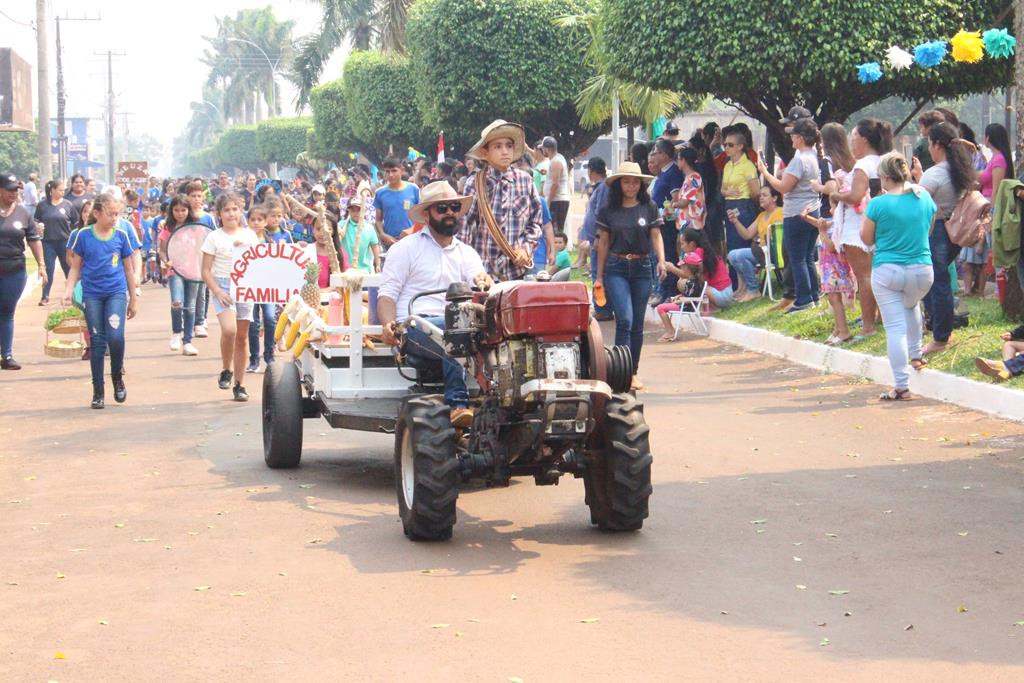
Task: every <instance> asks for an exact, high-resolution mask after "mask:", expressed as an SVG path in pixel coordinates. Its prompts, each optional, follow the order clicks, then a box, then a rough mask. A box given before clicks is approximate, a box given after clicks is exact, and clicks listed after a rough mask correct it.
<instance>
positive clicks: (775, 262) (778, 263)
mask: <svg viewBox="0 0 1024 683" xmlns="http://www.w3.org/2000/svg"><path fill="white" fill-rule="evenodd" d="M765 242H767V244H764V245H762V247H761V249H763V250H764V285H762V287H761V294H763V295H764V296H767V297H768V298H769V299H770V300H772V301H778V298H777V297H776V296H775V292H774V291H772V275H775V277H777V278H778V280H779V286H781V285H782V275H781V272H782V269H783V268H785V267H786V259H785V257H784V256H783V252H782V223H773V224H772V226H771V228H770V229H769V230H768V234H767V236H766V239H765Z"/></svg>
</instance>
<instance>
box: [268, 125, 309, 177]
mask: <svg viewBox="0 0 1024 683" xmlns="http://www.w3.org/2000/svg"><path fill="white" fill-rule="evenodd" d="M312 126H313V119H311V118H309V117H297V118H282V119H268V120H266V121H263V122H261V123H259V124H257V125H256V145H257V147H258V152H259V156H260V160H261V161H263V162H265V163H278V164H286V165H289V166H291V165H294V164H295V157H296V156H298V154H299V153H300V152H302V151H303V150H305V149H306V131H308V130H309V129H310V128H311V127H312Z"/></svg>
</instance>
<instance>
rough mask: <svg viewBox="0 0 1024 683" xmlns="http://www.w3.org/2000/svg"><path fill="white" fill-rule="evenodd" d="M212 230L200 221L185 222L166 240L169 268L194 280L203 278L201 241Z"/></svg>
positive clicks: (197, 280)
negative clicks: (169, 261) (169, 260)
mask: <svg viewBox="0 0 1024 683" xmlns="http://www.w3.org/2000/svg"><path fill="white" fill-rule="evenodd" d="M211 232H212V230H210V228H208V227H206V226H205V225H203V224H202V223H186V224H185V225H183V226H181V227H180V228H178V229H177V230H175V231H174V232H173V233H171V236H170V237H169V238H168V240H167V257H168V258H169V259H171V268H173V269H174V272H176V273H177V274H178V275H180V276H181V277H183V278H185V279H186V280H192V281H194V282H202V280H203V274H202V273H203V252H202V248H203V242H205V241H206V236H207V235H209V234H210V233H211Z"/></svg>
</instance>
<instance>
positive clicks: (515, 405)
mask: <svg viewBox="0 0 1024 683" xmlns="http://www.w3.org/2000/svg"><path fill="white" fill-rule="evenodd" d="M439 293H440V292H423V293H421V294H420V295H418V296H423V295H428V294H439ZM444 293H445V329H444V330H441V329H439V328H438V327H436V326H434V325H431V324H430V323H429V322H427V321H426V320H424V319H423V318H420V317H418V316H415V315H412V316H410V317H409V318H407V319H406V321H405V322H404V325H405V326H406V327H419V328H420V329H421V330H422V331H424V332H426V333H428V334H429V335H430V336H431V337H432V338H433V339H434V340H435V341H437V342H438V343H439V344H440V345H441V347H442V348H444V349H445V351H446V352H447V353H448V354H449V355H451V356H452V357H454V358H456V359H458V360H459V362H460V363H462V364H463V365H464V366H465V368H466V374H467V384H468V385H469V388H470V405H471V407H472V408H473V409H474V413H475V414H474V418H473V423H472V426H471V427H470V428H468V429H466V430H458V429H455V428H454V427H453V426H452V424H451V422H450V419H449V409H448V407H447V406H446V405H445V404H444V402H443V401H442V398H441V396H440V395H439V393H440V386H439V382H440V375H439V374H438V371H437V369H436V367H433V368H428V367H426V366H425V365H422V364H419V365H417V361H416V359H414V358H410V357H408V356H409V354H406V353H405V351H404V345H403V351H402V352H401V353H400V360H399V363H398V366H399V370H401V367H402V366H403V364H411V365H413V367H417V369H418V373H417V377H416V378H415V386H414V389H413V394H412V395H411V396H408V397H406V398H405V399H404V400H403V401H402V404H401V408H400V411H399V415H398V421H397V424H396V428H395V465H396V475H397V476H396V488H397V493H398V506H399V511H400V514H401V517H402V526H403V528H404V530H405V534H406V536H408V537H409V538H411V539H415V540H439V539H447V538H450V537H451V534H452V527H453V526H454V524H455V502H456V498H457V497H458V494H459V483H460V481H461V480H465V479H482V480H483V481H484V482H485V483H486V484H487V485H488V486H507V485H508V483H509V481H510V479H511V478H512V477H516V476H532V477H533V478H534V481H535V482H536V483H537V484H538V485H550V484H557V483H558V481H559V478H560V477H561V476H562V475H563V474H572V475H573V476H574V477H577V478H582V479H583V483H584V487H585V491H586V503H587V505H588V506H589V507H590V519H591V522H592V523H593V524H596V525H597V526H598V527H600V528H601V529H605V530H609V531H632V530H636V529H639V528H641V527H642V526H643V521H644V519H645V518H646V517H647V514H648V499H649V498H650V495H651V451H650V444H649V441H648V428H647V424H646V423H645V422H644V413H643V405H642V404H641V403H640V402H639V401H637V400H636V398H635V397H634V396H633V395H632V394H630V393H628V392H629V387H630V380H631V377H632V364H631V358H630V354H629V349H628V348H625V347H611V348H606V347H605V346H604V344H603V343H602V338H601V329H600V327H599V326H598V324H597V323H596V322H595V321H594V320H592V319H591V318H590V304H589V297H588V294H587V290H586V287H584V285H583V284H582V283H580V282H559V283H542V282H509V283H502V284H499V285H496V286H495V287H493V288H492V289H491V290H490V291H488V292H479V291H473V290H471V289H470V288H469V286H468V285H466V284H463V283H455V284H452V285H451V286H450V287H448V289H447V290H444ZM411 309H412V305H411V304H410V310H411Z"/></svg>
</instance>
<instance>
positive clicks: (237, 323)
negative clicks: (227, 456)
mask: <svg viewBox="0 0 1024 683" xmlns="http://www.w3.org/2000/svg"><path fill="white" fill-rule="evenodd" d="M244 204H245V203H244V201H243V200H242V198H241V197H239V196H238V195H236V194H235V193H234V192H224V193H223V194H221V195H220V196H219V197H217V207H216V209H214V214H215V215H216V217H217V222H218V223H220V229H219V230H214V231H213V232H211V233H210V234H209V235H207V237H206V241H205V242H203V248H202V251H203V282H205V283H206V286H207V287H208V288H209V289H210V296H211V298H212V299H213V306H214V310H215V311H216V313H217V322H219V323H220V357H221V360H222V361H223V363H224V365H223V367H224V369H223V370H221V373H220V378H219V379H218V382H217V383H218V385H219V386H220V388H221V389H228V388H232V387H231V380H232V378H234V387H233V388H232V392H233V395H234V399H235V400H236V401H248V400H249V394H248V393H246V391H245V387H244V386H242V380H243V379H245V363H246V360H247V356H248V350H249V349H248V347H249V321H251V320H252V304H241V303H235V302H234V301H233V300H232V299H231V295H230V291H231V283H230V280H229V276H230V275H231V264H232V263H233V262H234V252H235V247H242V246H247V245H251V244H258V243H259V238H258V237H256V233H254V232H253V231H252V230H250V229H249V228H246V227H243V225H242V207H243V206H244ZM232 367H234V373H233V374H232Z"/></svg>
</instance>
